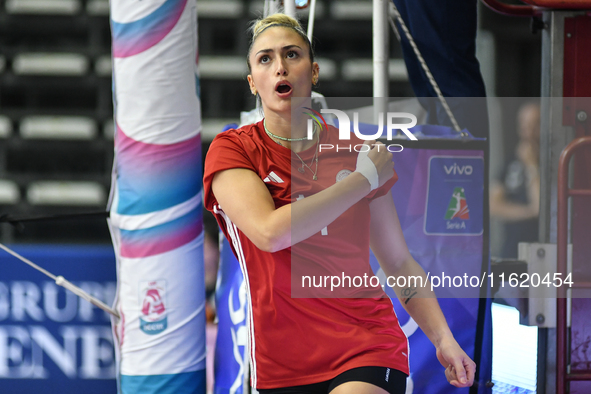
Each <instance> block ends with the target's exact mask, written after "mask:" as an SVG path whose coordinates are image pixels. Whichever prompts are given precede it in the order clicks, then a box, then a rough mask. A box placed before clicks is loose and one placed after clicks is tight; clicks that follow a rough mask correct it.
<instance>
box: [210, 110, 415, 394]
mask: <svg viewBox="0 0 591 394" xmlns="http://www.w3.org/2000/svg"><path fill="white" fill-rule="evenodd" d="M319 143H320V148H321V150H320V152H319V155H318V159H319V160H318V172H317V176H318V180H316V181H314V180H312V176H313V173H312V172H311V171H310V169H308V168H305V167H304V169H305V171H304V172H303V173H302V172H300V171H298V169H299V168H301V167H303V166H302V164H301V162H300V159H299V158H298V157H297V156H295V155H294V154H293V153H292V152H291V150H289V149H287V148H285V147H283V146H280V145H278V144H277V143H275V142H274V141H273V140H272V139H270V138H269V137H268V136H267V135H266V133H265V131H264V128H263V124H262V121H261V122H259V123H256V124H253V125H248V126H244V127H242V128H240V129H238V130H228V131H226V132H223V133H220V134H218V135H217V136H216V138H215V139H214V140H213V142H212V144H211V145H210V148H209V151H208V154H207V158H206V161H205V170H204V181H203V182H204V185H203V190H204V204H205V207H206V208H207V209H208V210H210V211H212V212H213V213H214V214H215V216H216V219H217V220H218V223H219V225H220V227H221V229H222V231H223V232H224V234H225V235H226V237H227V238H228V241H229V243H230V245H232V248H233V251H234V254H235V255H236V257H237V259H238V261H239V263H240V266H241V269H242V271H243V273H244V276H245V281H246V286H247V293H248V301H249V320H248V322H249V345H250V355H249V356H250V363H251V367H252V370H253V374H252V384H253V386H254V387H256V388H258V389H266V388H277V387H287V386H296V385H305V384H312V383H317V382H321V381H325V380H329V379H332V378H334V377H335V376H337V375H338V374H340V373H342V372H344V371H347V370H349V369H351V368H356V367H363V366H382V367H389V368H394V369H397V370H400V371H402V372H404V373H406V374H408V373H409V364H408V341H407V338H406V336H405V335H404V333H403V332H402V329H401V328H400V325H399V323H398V319H397V317H396V314H395V313H394V309H393V306H392V303H391V301H390V299H389V298H388V297H387V296H385V294H384V293H383V291H382V290H381V287H380V288H379V290H377V292H376V290H375V289H372V290H371V291H370V292H367V291H366V290H367V289H360V288H358V287H355V286H351V288H350V289H341V292H336V293H335V292H331V291H330V282H329V283H328V288H321V289H319V288H314V286H312V287H313V288H307V287H306V286H303V285H302V284H301V283H302V282H300V280H302V278H303V276H305V275H309V276H314V275H316V274H318V273H321V272H335V269H336V270H337V271H338V270H339V269H340V270H341V271H343V275H346V276H350V277H353V276H362V275H363V274H366V275H369V276H371V275H373V273H372V271H371V267H370V265H369V222H370V215H369V203H370V202H371V200H372V199H374V198H376V197H380V196H383V195H385V194H386V193H387V192H388V191H389V190H390V188H391V187H392V185H393V184H394V183H395V182H396V180H397V179H398V178H397V176H396V175H395V176H394V177H393V178H392V179H391V180H390V181H388V182H387V183H386V184H385V185H384V186H382V187H381V188H379V189H377V190H374V191H373V192H371V193H370V194H369V195H368V196H366V197H365V198H363V199H362V200H361V201H359V202H358V203H356V204H355V205H354V206H353V207H351V208H350V209H348V210H347V211H346V212H345V213H343V214H342V215H341V216H340V217H339V218H337V219H336V220H335V221H334V222H333V223H331V224H330V225H328V226H327V227H326V228H325V229H324V230H322V231H321V232H319V233H317V234H315V235H313V236H312V237H310V238H308V239H306V240H304V241H302V242H300V243H298V244H297V245H293V246H292V247H291V248H286V249H283V250H280V251H278V252H275V253H268V252H264V251H262V250H260V249H258V248H257V247H256V246H255V245H254V244H253V243H252V242H251V241H250V240H249V239H248V238H247V237H246V236H245V235H244V234H243V233H242V231H240V229H238V228H237V227H236V225H234V223H232V221H231V220H230V218H228V217H227V215H225V213H224V211H223V207H220V206H219V204H218V202H217V200H216V199H215V196H214V195H213V193H212V190H211V182H212V179H213V176H214V175H215V173H216V172H218V171H223V170H227V169H231V168H245V169H249V170H252V171H254V172H255V173H256V174H257V175H258V176H259V177H260V178H261V179H262V180H263V182H265V184H266V186H267V188H268V189H269V192H270V193H271V196H272V197H273V200H274V201H275V205H276V207H281V206H283V205H286V204H290V203H293V202H295V201H296V200H297V199H299V198H305V197H308V196H310V195H313V194H315V193H318V192H319V191H321V190H323V189H325V188H327V187H330V186H331V185H333V184H334V183H335V182H337V181H339V180H341V179H343V178H344V177H346V176H347V175H348V174H349V173H351V172H353V171H355V167H356V161H357V152H356V151H355V147H357V149H359V146H360V145H361V144H363V141H362V140H360V139H358V138H356V137H355V136H354V135H351V140H348V141H339V140H338V130H336V129H335V128H333V127H330V128H329V130H328V131H326V130H324V131H322V132H321V134H320V142H319ZM331 146H332V148H331ZM337 146H338V147H339V149H338V150H337V148H336V147H337ZM351 148H352V149H351ZM315 152H316V146H313V147H312V148H310V149H307V150H306V151H303V152H299V153H298V154H299V156H300V157H301V159H302V160H303V161H305V162H306V164H308V165H309V166H310V168H311V169H312V170H315V163H314V161H313V158H314V153H315ZM292 163H293V164H292ZM236 198H248V196H236ZM296 214H297V210H296V211H294V210H292V215H296ZM302 264H303V265H302ZM292 265H293V268H294V269H293V270H292ZM302 267H303V268H302ZM319 267H320V268H319ZM327 267H328V268H327ZM345 268H346V270H345ZM292 276H293V277H295V279H294V278H292ZM317 276H318V275H317ZM304 282H305V281H304ZM305 283H308V282H305ZM294 286H295V287H294ZM302 286H303V287H302ZM292 289H293V290H294V292H293V294H292ZM333 294H336V295H337V296H338V297H339V298H334V295H333ZM343 294H345V296H344V297H343V296H342V295H343ZM307 295H308V298H305V297H306V296H307ZM368 295H370V296H371V297H367V296H368ZM345 297H346V298H345Z"/></svg>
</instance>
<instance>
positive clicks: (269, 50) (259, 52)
mask: <svg viewBox="0 0 591 394" xmlns="http://www.w3.org/2000/svg"><path fill="white" fill-rule="evenodd" d="M293 48H297V49H300V50H301V49H302V47H300V46H299V45H295V44H293V45H286V46H284V47H283V48H281V49H282V50H284V51H288V50H290V49H293ZM270 52H274V51H273V49H270V48H269V49H261V50H260V51H258V52H257V53H256V55H255V56H258V55H259V54H261V53H264V54H267V53H270Z"/></svg>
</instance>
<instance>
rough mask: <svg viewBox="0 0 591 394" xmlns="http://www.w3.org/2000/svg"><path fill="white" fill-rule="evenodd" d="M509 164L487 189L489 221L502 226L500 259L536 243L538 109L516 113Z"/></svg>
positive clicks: (535, 105) (526, 108)
mask: <svg viewBox="0 0 591 394" xmlns="http://www.w3.org/2000/svg"><path fill="white" fill-rule="evenodd" d="M517 134H518V138H519V140H518V142H517V145H516V147H515V151H514V158H513V160H511V161H509V162H508V164H507V165H506V166H505V168H504V170H503V172H502V174H501V176H500V177H499V178H497V180H495V181H494V182H493V184H492V185H491V187H490V214H491V218H495V219H498V220H500V221H502V222H503V233H502V236H503V243H502V248H501V256H498V257H503V258H517V245H518V243H519V242H536V241H537V240H538V216H539V209H540V165H539V161H540V159H539V157H540V105H539V103H533V102H528V103H525V104H523V105H522V106H521V107H520V109H519V111H518V113H517Z"/></svg>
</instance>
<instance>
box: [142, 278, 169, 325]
mask: <svg viewBox="0 0 591 394" xmlns="http://www.w3.org/2000/svg"><path fill="white" fill-rule="evenodd" d="M139 293H140V294H139V298H140V302H141V308H142V309H141V310H140V329H141V330H142V331H143V332H144V333H146V334H148V335H156V334H159V333H161V332H162V331H164V330H166V327H167V326H168V321H167V317H166V281H165V280H155V281H148V282H140V289H139Z"/></svg>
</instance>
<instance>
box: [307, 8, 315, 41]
mask: <svg viewBox="0 0 591 394" xmlns="http://www.w3.org/2000/svg"><path fill="white" fill-rule="evenodd" d="M315 17H316V0H312V1H311V2H310V14H309V15H308V39H309V40H310V42H312V36H313V34H314V18H315Z"/></svg>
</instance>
